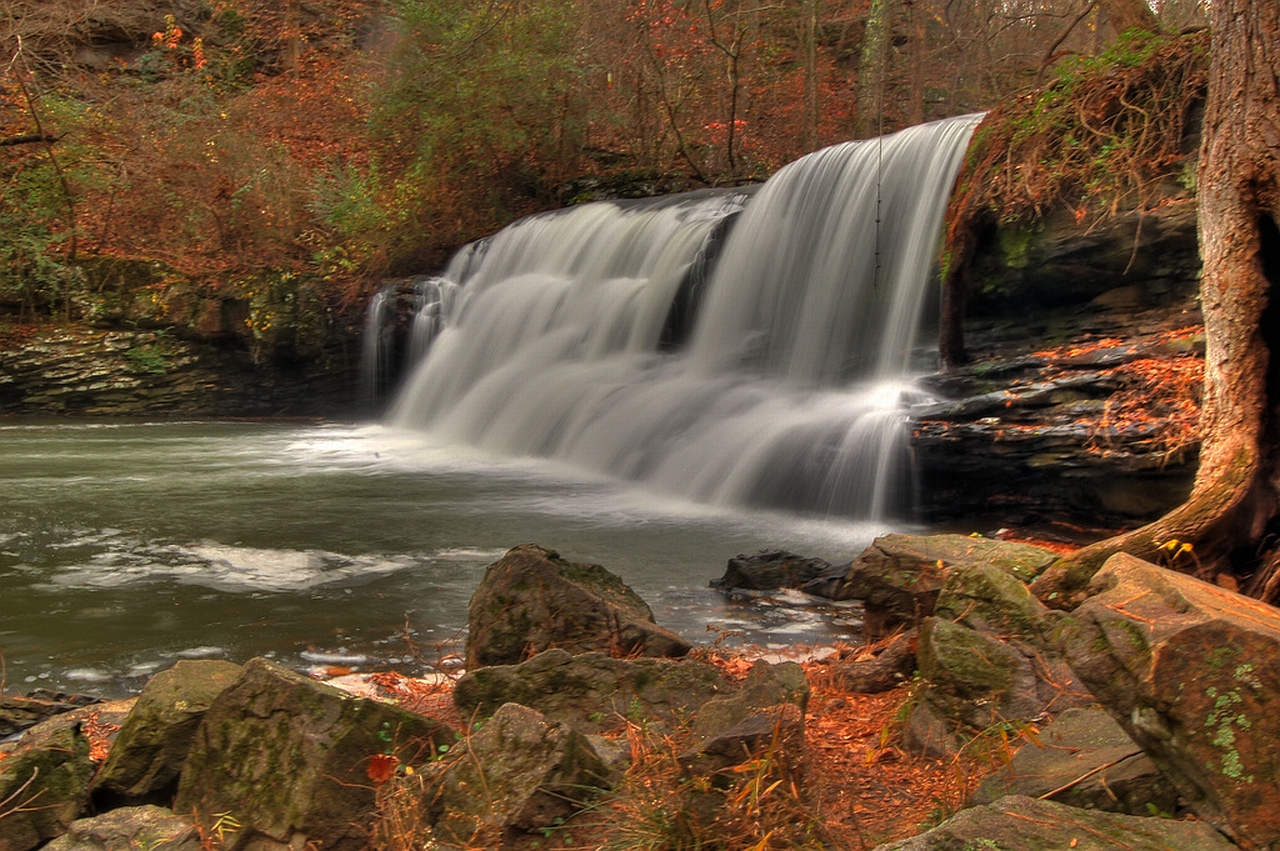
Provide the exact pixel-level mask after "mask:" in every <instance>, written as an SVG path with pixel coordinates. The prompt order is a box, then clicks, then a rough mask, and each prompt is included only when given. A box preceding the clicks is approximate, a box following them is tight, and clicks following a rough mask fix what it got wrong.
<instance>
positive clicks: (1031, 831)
mask: <svg viewBox="0 0 1280 851" xmlns="http://www.w3.org/2000/svg"><path fill="white" fill-rule="evenodd" d="M1174 848H1176V849H1177V850H1178V851H1238V850H1237V849H1236V847H1235V846H1234V845H1232V844H1231V843H1230V842H1229V841H1228V840H1227V838H1226V837H1224V836H1223V835H1222V834H1220V833H1218V832H1217V831H1216V830H1214V829H1213V828H1212V827H1210V826H1209V825H1207V824H1205V823H1204V822H1195V821H1176V820H1174V819H1163V818H1139V817H1137V816H1127V815H1120V814H1118V813H1105V812H1099V811H1097V810H1078V809H1076V808H1075V807H1068V806H1065V805H1063V804H1057V803H1054V802H1053V801H1036V800H1033V799H1031V798H1023V797H1019V796H1014V795H1010V796H1009V797H1007V798H1001V799H1000V800H999V801H996V802H995V803H994V804H989V805H987V806H983V807H973V808H971V809H967V810H964V811H963V812H961V813H960V814H959V815H956V816H953V817H952V818H950V819H947V820H946V821H945V822H943V823H942V824H940V825H938V826H937V827H935V828H934V829H933V830H930V831H928V832H927V833H922V834H920V835H919V836H913V837H911V838H910V839H903V840H900V841H898V842H891V843H888V844H887V845H881V846H879V847H877V848H876V851H968V849H973V851H979V849H992V851H1065V849H1070V851H1170V849H1174Z"/></svg>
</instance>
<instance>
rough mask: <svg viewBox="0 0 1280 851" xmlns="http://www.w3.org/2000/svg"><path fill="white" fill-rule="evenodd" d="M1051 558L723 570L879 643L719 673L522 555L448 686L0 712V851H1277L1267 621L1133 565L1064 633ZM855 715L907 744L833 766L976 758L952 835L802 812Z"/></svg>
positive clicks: (170, 685) (181, 695) (991, 543)
mask: <svg viewBox="0 0 1280 851" xmlns="http://www.w3.org/2000/svg"><path fill="white" fill-rule="evenodd" d="M1055 558H1056V556H1055V555H1054V553H1052V552H1050V551H1049V550H1045V549H1041V548H1039V547H1035V546H1031V545H1027V544H1017V543H1009V542H1003V541H997V540H990V539H985V538H980V537H969V536H958V535H941V536H929V537H909V536H898V535H891V536H886V537H884V538H881V539H878V540H877V541H876V542H875V543H874V544H873V545H872V546H871V547H869V548H868V549H867V550H866V551H865V552H863V553H862V554H861V555H859V556H858V558H856V559H854V560H853V561H852V562H850V563H849V564H846V565H826V564H823V563H818V562H815V561H814V560H812V559H804V558H800V557H796V556H791V555H789V554H782V553H774V554H760V555H757V556H744V557H740V558H739V559H735V560H734V561H733V562H731V563H730V565H729V567H728V569H727V570H726V573H725V576H724V577H723V578H722V579H721V580H720V581H719V583H718V584H719V585H720V587H721V589H722V590H723V591H724V592H725V593H728V594H735V593H743V591H744V590H745V589H752V588H761V587H769V588H776V587H791V588H801V587H803V588H807V589H808V590H809V591H810V593H815V592H816V593H822V594H825V595H827V596H840V597H852V598H855V599H860V600H863V601H864V605H865V607H866V638H867V640H868V643H867V644H866V645H865V646H863V647H860V648H855V649H845V650H843V651H842V652H836V653H832V654H831V655H829V656H828V657H827V658H826V659H825V660H824V661H822V662H811V663H809V664H808V665H805V666H801V665H800V664H797V663H796V662H774V663H770V662H767V661H763V660H757V661H755V662H754V663H750V664H748V663H746V662H743V661H741V660H737V661H736V664H730V665H726V664H725V661H724V657H717V656H716V654H714V653H710V652H708V651H707V650H706V649H705V648H704V649H695V648H693V647H692V646H691V644H690V643H689V642H687V641H686V640H684V639H682V638H681V637H680V636H677V635H674V634H673V633H671V632H670V631H668V630H665V629H663V628H662V627H661V626H659V625H657V624H655V623H654V622H653V618H652V616H651V614H650V613H649V610H648V606H647V605H645V604H644V602H643V601H642V600H640V599H639V598H638V597H636V596H635V594H634V593H633V592H631V591H630V589H628V588H627V587H626V586H625V585H624V584H622V583H621V581H620V580H618V579H617V578H616V577H614V576H613V575H612V574H610V573H609V572H608V571H607V570H605V569H604V568H602V567H600V566H598V565H584V564H573V563H569V562H566V561H564V560H563V559H561V558H560V557H559V556H558V555H557V554H556V553H554V552H553V551H550V550H547V549H544V548H542V547H539V546H536V545H524V546H521V547H517V548H515V549H513V550H511V551H510V552H508V553H507V554H506V556H504V557H503V558H502V559H500V560H499V561H497V562H495V563H493V564H492V565H490V567H489V568H488V570H487V571H486V575H485V578H484V580H483V582H482V583H481V586H480V588H479V589H478V590H477V592H476V594H475V596H474V597H473V599H472V603H471V608H470V612H469V633H468V640H467V645H466V660H467V667H466V673H465V674H464V675H462V676H461V677H460V678H458V679H457V680H456V682H452V681H449V682H443V683H441V684H440V685H438V686H431V687H420V688H418V690H417V691H415V690H414V689H413V688H406V687H404V686H403V684H399V685H397V684H393V683H391V681H390V680H386V678H383V680H384V681H383V682H382V683H381V685H380V684H379V678H378V675H372V676H355V677H345V678H343V679H342V680H339V681H337V682H338V683H339V684H344V685H346V686H348V688H347V689H346V690H344V689H341V688H337V687H335V685H334V684H329V683H323V682H318V681H316V680H313V679H310V678H308V677H305V676H303V675H301V674H298V673H295V672H293V671H290V670H286V669H284V668H282V667H280V666H278V665H276V664H274V663H272V662H270V661H267V660H264V659H253V660H250V661H249V662H247V663H245V664H244V665H236V664H232V663H229V662H221V661H185V662H180V663H179V664H178V665H176V666H175V667H174V668H172V669H170V670H168V671H165V672H162V673H161V674H158V675H156V676H155V677H154V678H153V679H152V681H151V682H150V683H149V684H148V685H147V687H146V688H145V689H144V691H143V692H142V694H141V695H140V696H139V697H138V698H137V699H136V700H133V701H125V702H121V703H118V704H107V705H103V704H95V705H91V706H81V707H74V706H67V707H60V708H64V709H66V710H67V711H65V712H61V713H59V714H55V715H53V716H52V717H47V718H45V719H44V720H40V719H41V717H42V716H43V715H47V714H48V713H49V712H53V711H54V710H53V709H51V708H49V707H48V706H47V704H50V703H52V701H51V700H50V699H48V698H40V697H39V696H31V697H21V698H19V697H10V698H5V700H4V702H3V707H4V711H3V713H2V714H0V718H3V719H4V720H5V723H6V724H9V725H10V727H8V728H5V732H6V733H8V732H10V731H11V730H14V729H18V730H21V732H20V733H19V734H18V735H16V736H13V737H11V739H12V740H10V741H7V742H6V743H5V744H3V745H0V851H31V849H36V848H40V847H47V848H50V849H55V851H70V849H85V851H87V849H95V851H101V849H124V848H134V847H143V848H147V849H157V848H164V849H177V848H183V849H191V851H195V849H197V848H210V847H215V848H216V847H226V848H253V849H263V851H266V849H280V851H283V849H285V848H291V849H303V848H312V847H314V848H323V849H335V848H336V849H346V848H352V849H354V848H366V847H372V848H380V849H381V848H409V847H413V848H434V847H440V848H534V847H539V848H543V847H546V848H636V847H647V848H693V847H701V848H707V847H714V848H748V847H751V848H806V847H808V848H831V847H861V848H871V847H879V848H882V849H903V851H905V849H931V851H941V849H954V848H970V847H972V848H1002V849H1008V851H1017V849H1041V848H1043V849H1050V848H1053V849H1059V848H1079V849H1113V848H1117V849H1118V848H1125V849H1148V848H1149V849H1157V848H1159V849H1166V848H1178V849H1184V850H1185V849H1224V851H1225V849H1231V848H1237V847H1238V848H1243V849H1266V848H1280V816H1278V815H1277V810H1276V808H1275V806H1274V801H1275V799H1276V795H1277V793H1278V792H1280V751H1278V750H1277V749H1276V747H1275V741H1276V740H1277V737H1278V736H1280V713H1276V712H1275V711H1274V702H1275V700H1276V699H1277V698H1276V695H1277V694H1280V680H1277V678H1276V672H1275V670H1274V665H1273V664H1271V662H1272V660H1274V658H1275V656H1276V653H1277V650H1278V649H1280V646H1278V645H1280V614H1278V613H1277V612H1276V610H1274V609H1271V608H1269V607H1266V606H1263V605H1260V604H1258V603H1256V602H1255V601H1252V600H1249V599H1247V598H1244V597H1241V596H1239V595H1237V594H1234V593H1232V592H1229V591H1226V590H1224V589H1221V588H1218V587H1215V586H1211V585H1207V584H1204V583H1202V582H1199V581H1197V580H1195V579H1192V578H1189V577H1187V576H1185V575H1183V574H1180V573H1176V572H1173V571H1170V570H1167V569H1164V568H1162V567H1159V566H1156V565H1151V564H1146V563H1143V562H1139V561H1137V560H1135V559H1132V558H1129V557H1126V556H1117V557H1115V558H1113V559H1112V560H1111V561H1109V562H1108V563H1107V565H1106V566H1105V567H1104V568H1103V570H1102V571H1101V572H1100V573H1099V574H1098V575H1097V577H1096V578H1095V580H1094V583H1093V585H1092V586H1091V589H1090V591H1091V594H1090V596H1089V597H1088V598H1087V599H1086V600H1085V601H1084V603H1083V604H1081V605H1080V606H1079V607H1078V608H1076V609H1075V610H1074V611H1071V612H1065V611H1059V610H1057V609H1053V608H1049V607H1047V606H1046V605H1045V603H1044V602H1042V601H1040V600H1037V599H1036V598H1035V597H1033V596H1032V594H1031V593H1030V591H1029V590H1028V583H1029V582H1030V581H1031V580H1032V579H1033V578H1034V577H1035V576H1036V575H1037V574H1038V573H1040V572H1041V571H1043V570H1044V569H1045V568H1046V567H1047V566H1048V565H1049V564H1051V563H1052V562H1053V561H1054V559H1055ZM1049 602H1052V601H1049ZM815 679H816V680H819V681H820V684H819V685H817V686H815ZM392 686H396V687H392ZM352 687H355V691H353V690H352ZM815 688H817V689H818V690H820V691H822V693H823V694H824V695H828V696H829V695H830V694H831V693H833V690H835V691H836V692H838V693H839V694H840V695H843V696H841V697H838V698H836V699H830V698H829V697H825V698H824V700H827V699H830V700H831V703H830V704H824V705H823V706H821V707H815V705H814V703H813V695H814V693H815ZM357 691H358V692H359V693H356V692H357ZM868 693H881V694H884V695H890V696H892V698H893V701H894V704H895V705H898V706H900V710H899V711H898V713H897V715H896V718H897V720H896V721H893V722H892V723H886V724H885V725H884V727H883V729H882V730H881V732H880V734H879V737H878V740H876V741H873V742H869V741H867V740H866V739H864V738H856V737H853V738H851V739H850V741H849V742H848V744H847V750H848V751H849V752H850V753H849V754H846V756H848V755H852V756H853V757H854V759H853V760H852V761H850V762H848V763H846V765H849V766H857V765H859V764H864V765H866V766H872V765H874V764H878V763H881V762H885V761H890V762H891V761H894V760H899V759H900V760H903V761H910V760H932V762H925V763H920V764H928V765H931V766H933V770H934V771H935V772H936V773H938V774H943V775H945V774H946V773H948V772H952V771H955V770H956V768H957V766H962V765H964V766H969V769H968V770H969V771H970V776H972V774H973V766H974V764H975V763H974V757H975V755H977V754H979V753H980V752H981V753H985V754H986V757H985V758H984V759H983V760H981V761H980V763H981V766H982V768H981V771H980V772H979V773H982V774H989V775H990V776H989V777H988V778H987V779H986V780H985V782H983V783H982V784H981V785H980V786H978V785H976V784H974V785H975V787H976V788H972V789H968V790H967V796H966V798H965V799H964V800H963V801H958V802H956V805H955V806H954V807H951V808H949V809H952V810H955V811H954V812H949V813H944V814H943V815H949V816H950V817H949V818H945V820H941V821H939V820H938V819H932V820H931V821H932V822H934V823H933V824H931V825H920V824H911V823H904V822H903V821H901V820H899V822H898V823H896V824H894V826H893V828H892V829H891V830H889V831H887V832H885V833H880V834H879V835H870V834H868V832H867V831H866V830H865V829H864V828H863V826H862V825H861V824H860V823H859V815H858V811H857V808H856V807H854V806H852V805H849V806H848V807H847V811H845V812H839V811H833V810H831V809H824V808H823V807H822V806H820V805H819V804H820V800H819V799H821V798H822V797H823V793H822V792H820V791H819V786H821V784H818V783H816V782H815V780H814V778H815V777H818V776H822V775H823V774H824V771H825V773H826V774H827V775H829V774H830V772H829V771H828V770H826V769H823V770H820V769H819V766H822V765H825V763H824V762H823V760H824V759H825V758H826V756H825V755H826V754H828V753H829V752H830V750H831V747H832V742H831V741H830V740H829V739H824V741H823V742H822V743H819V742H818V740H817V738H818V736H819V735H820V732H819V731H820V730H825V729H828V728H824V727H823V726H822V723H823V717H824V716H825V715H826V714H827V712H828V711H829V709H830V706H831V705H839V704H849V703H856V702H858V701H861V700H874V699H876V698H875V697H874V696H868ZM117 725H118V727H117ZM994 754H1000V756H999V757H998V758H997V757H996V756H993V755H994ZM854 770H856V769H854Z"/></svg>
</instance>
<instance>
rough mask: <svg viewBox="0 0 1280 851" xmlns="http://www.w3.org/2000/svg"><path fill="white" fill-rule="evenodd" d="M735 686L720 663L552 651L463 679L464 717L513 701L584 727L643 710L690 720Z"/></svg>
mask: <svg viewBox="0 0 1280 851" xmlns="http://www.w3.org/2000/svg"><path fill="white" fill-rule="evenodd" d="M733 691H734V688H733V686H732V685H731V684H730V683H729V682H728V681H727V680H726V679H725V678H724V676H723V675H722V674H721V673H720V671H719V669H717V668H716V667H715V666H714V665H708V664H706V663H705V662H697V661H694V660H691V659H678V660H676V659H615V658H613V657H611V656H609V655H607V654H604V653H583V654H580V655H577V656H573V655H571V654H570V653H569V652H568V651H566V650H562V649H558V648H557V649H554V650H547V651H546V652H543V653H539V654H538V655H537V656H534V657H533V658H532V659H530V660H528V661H527V662H523V663H521V664H519V665H493V666H490V667H487V668H479V669H477V670H474V671H469V672H467V674H466V675H465V676H463V677H462V678H461V679H460V680H458V684H457V686H456V687H455V688H454V692H453V699H454V703H455V704H456V705H457V707H458V710H459V711H460V712H461V713H462V715H463V717H467V718H470V717H481V718H487V717H489V716H491V715H493V714H494V713H495V712H497V711H498V709H499V708H500V707H501V706H502V705H503V704H506V703H519V704H521V705H523V706H528V707H531V708H533V709H536V710H538V711H539V712H541V713H543V714H544V715H546V716H547V717H548V718H550V719H552V720H556V721H565V722H567V723H570V724H572V725H573V726H574V727H576V728H578V729H580V730H583V731H585V732H592V733H596V732H601V731H604V730H608V729H612V728H615V727H618V726H620V725H622V724H624V723H625V722H626V719H627V718H629V717H633V716H636V715H639V716H641V717H645V718H653V719H656V720H660V721H662V722H664V723H675V722H678V721H683V720H687V719H688V718H689V717H690V715H692V714H693V712H694V711H695V710H697V708H698V707H700V706H702V705H703V704H705V703H706V702H707V701H709V700H711V699H712V698H714V697H717V696H719V695H722V694H728V693H731V692H733Z"/></svg>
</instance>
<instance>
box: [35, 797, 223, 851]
mask: <svg viewBox="0 0 1280 851" xmlns="http://www.w3.org/2000/svg"><path fill="white" fill-rule="evenodd" d="M201 847H202V845H201V842H200V832H199V831H198V830H196V826H195V824H194V823H193V822H192V821H191V819H188V818H182V817H180V816H176V815H174V814H173V812H172V811H171V810H167V809H165V808H163V807H157V806H154V805H150V804H148V805H144V806H141V807H121V808H119V809H115V810H111V811H110V812H107V813H103V814H102V815H100V816H95V817H93V818H83V819H77V820H76V821H74V822H72V823H71V826H70V827H69V828H68V829H67V832H66V833H65V834H63V835H62V836H59V837H58V838H57V839H55V840H53V841H52V842H50V843H49V844H48V845H46V846H45V849H46V851H135V849H136V850H137V851H200V848H201Z"/></svg>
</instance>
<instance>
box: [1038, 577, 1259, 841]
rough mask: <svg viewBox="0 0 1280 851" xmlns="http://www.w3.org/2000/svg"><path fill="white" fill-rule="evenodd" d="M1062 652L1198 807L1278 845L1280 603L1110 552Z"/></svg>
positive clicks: (1238, 834) (1225, 825) (1232, 828)
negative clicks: (1265, 601)
mask: <svg viewBox="0 0 1280 851" xmlns="http://www.w3.org/2000/svg"><path fill="white" fill-rule="evenodd" d="M1089 592H1090V593H1091V595H1092V596H1090V597H1089V598H1088V599H1087V600H1086V601H1085V602H1084V603H1083V604H1082V605H1081V606H1079V607H1078V608H1077V609H1076V610H1075V611H1074V612H1073V614H1072V621H1071V622H1070V623H1069V624H1068V625H1067V627H1066V628H1064V630H1063V633H1062V641H1063V650H1064V653H1065V654H1066V657H1067V659H1068V661H1069V662H1070V663H1071V666H1072V668H1073V669H1074V670H1075V672H1076V673H1077V674H1078V675H1079V677H1080V679H1081V680H1082V681H1083V682H1084V683H1085V684H1086V685H1088V687H1089V688H1090V689H1092V690H1093V692H1094V694H1095V695H1096V696H1097V699H1098V701H1099V702H1100V703H1101V704H1102V705H1103V706H1104V707H1105V708H1106V709H1107V711H1108V712H1110V713H1111V715H1112V717H1114V718H1115V719H1116V721H1117V722H1119V724H1120V726H1121V727H1123V728H1124V730H1125V732H1127V733H1128V734H1129V735H1130V736H1131V737H1132V738H1133V740H1134V741H1135V742H1137V743H1138V744H1139V745H1141V746H1142V749H1143V750H1144V751H1146V752H1147V754H1148V755H1150V757H1151V758H1152V760H1153V761H1154V762H1155V763H1156V765H1158V766H1159V767H1160V770H1161V771H1162V772H1163V773H1164V774H1165V775H1166V776H1167V777H1168V778H1169V779H1170V781H1171V782H1173V784H1174V785H1175V786H1177V788H1178V791H1179V792H1181V793H1182V795H1183V796H1184V797H1185V798H1186V800H1187V802H1188V805H1189V806H1190V807H1191V809H1192V810H1194V811H1195V813H1196V814H1197V815H1199V816H1200V817H1201V818H1203V819H1205V820H1206V821H1208V822H1210V823H1212V824H1214V825H1216V826H1217V827H1218V828H1220V829H1221V830H1223V831H1224V832H1226V833H1227V834H1229V835H1231V836H1233V837H1234V838H1236V840H1237V841H1238V842H1239V843H1240V844H1241V845H1242V846H1246V847H1260V848H1273V847H1277V846H1280V807H1277V806H1276V801H1277V799H1280V750H1277V748H1276V744H1275V743H1276V742H1277V741H1280V667H1277V665H1276V659H1277V658H1280V610H1277V609H1274V608H1272V607H1270V606H1267V605H1265V604H1263V603H1260V602H1258V601H1257V600H1253V599H1250V598H1248V597H1244V596H1241V595H1239V594H1235V593H1232V592H1230V591H1226V590H1224V589H1222V588H1219V587H1218V586H1216V585H1210V584H1208V583H1205V582H1201V581H1199V580H1197V579H1194V578H1192V577H1189V576H1186V575H1184V574H1180V573H1175V572H1172V571H1168V570H1164V569H1162V568H1160V567H1157V566H1155V565H1152V564H1148V563H1146V562H1143V561H1140V560H1138V559H1136V558H1133V557H1132V556H1128V555H1123V554H1121V555H1116V556H1113V557H1111V558H1110V559H1108V560H1107V562H1106V563H1105V564H1104V565H1103V567H1102V569H1101V570H1099V571H1098V573H1097V574H1096V575H1095V576H1094V578H1093V580H1092V582H1091V583H1090V586H1089Z"/></svg>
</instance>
